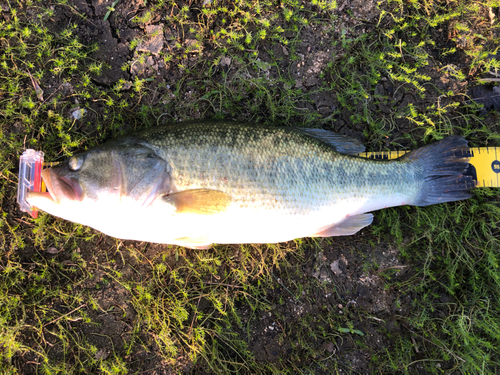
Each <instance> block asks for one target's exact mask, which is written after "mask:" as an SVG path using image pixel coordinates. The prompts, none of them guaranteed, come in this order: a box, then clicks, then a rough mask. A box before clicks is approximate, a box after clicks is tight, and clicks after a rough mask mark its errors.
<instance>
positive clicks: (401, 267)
mask: <svg viewBox="0 0 500 375" xmlns="http://www.w3.org/2000/svg"><path fill="white" fill-rule="evenodd" d="M406 267H408V266H392V267H387V268H382V269H381V270H378V271H377V272H385V271H387V270H390V269H392V268H397V269H403V268H406Z"/></svg>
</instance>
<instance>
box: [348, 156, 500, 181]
mask: <svg viewBox="0 0 500 375" xmlns="http://www.w3.org/2000/svg"><path fill="white" fill-rule="evenodd" d="M408 152H410V151H382V152H363V153H361V154H358V156H361V157H364V158H370V159H377V160H388V159H396V158H399V157H400V156H403V155H404V154H406V153H408ZM469 152H470V155H468V156H470V160H469V163H470V165H469V168H467V172H466V173H465V174H467V175H470V176H472V177H473V178H474V179H475V180H476V181H477V187H500V178H499V174H500V161H499V160H498V157H500V147H470V148H469Z"/></svg>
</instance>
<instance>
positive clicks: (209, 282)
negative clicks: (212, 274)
mask: <svg viewBox="0 0 500 375" xmlns="http://www.w3.org/2000/svg"><path fill="white" fill-rule="evenodd" d="M205 284H212V285H222V286H230V287H231V288H243V287H242V286H240V285H231V284H222V283H213V282H211V281H207V282H205Z"/></svg>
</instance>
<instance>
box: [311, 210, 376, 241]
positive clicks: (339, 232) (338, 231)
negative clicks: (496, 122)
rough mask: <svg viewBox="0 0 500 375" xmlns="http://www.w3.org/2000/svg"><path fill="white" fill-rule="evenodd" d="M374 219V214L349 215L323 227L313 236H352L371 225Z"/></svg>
mask: <svg viewBox="0 0 500 375" xmlns="http://www.w3.org/2000/svg"><path fill="white" fill-rule="evenodd" d="M372 221H373V215H372V214H360V215H354V216H348V217H346V218H345V220H343V221H341V222H340V223H336V224H333V225H330V226H326V227H323V228H321V229H320V230H319V231H318V232H317V233H315V234H313V235H312V236H311V237H332V236H350V235H352V234H354V233H357V232H359V231H360V230H361V229H363V228H364V227H366V226H368V225H370V224H371V223H372Z"/></svg>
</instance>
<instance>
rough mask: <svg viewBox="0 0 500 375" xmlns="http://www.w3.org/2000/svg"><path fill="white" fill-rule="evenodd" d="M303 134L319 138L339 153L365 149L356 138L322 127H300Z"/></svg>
mask: <svg viewBox="0 0 500 375" xmlns="http://www.w3.org/2000/svg"><path fill="white" fill-rule="evenodd" d="M300 131H302V132H304V133H305V134H307V135H309V136H311V137H314V138H317V139H320V140H322V141H323V142H325V143H328V144H329V145H330V146H333V147H334V148H335V150H336V151H337V152H340V153H341V154H348V155H357V154H359V153H361V152H363V151H365V146H364V145H363V144H362V143H361V142H360V141H358V140H357V139H354V138H351V137H347V136H345V135H342V134H339V133H334V132H331V131H329V130H324V129H311V128H300Z"/></svg>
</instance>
